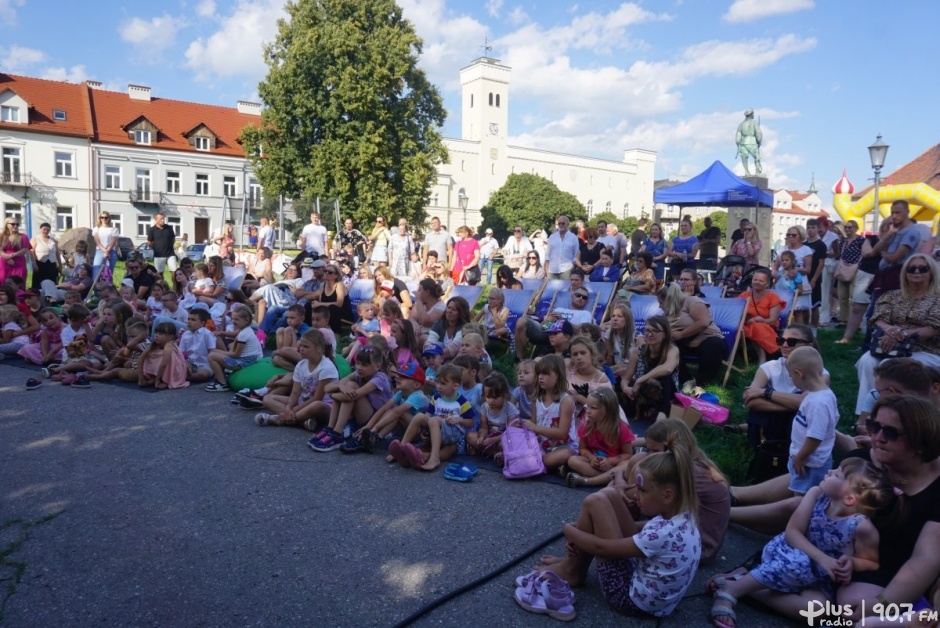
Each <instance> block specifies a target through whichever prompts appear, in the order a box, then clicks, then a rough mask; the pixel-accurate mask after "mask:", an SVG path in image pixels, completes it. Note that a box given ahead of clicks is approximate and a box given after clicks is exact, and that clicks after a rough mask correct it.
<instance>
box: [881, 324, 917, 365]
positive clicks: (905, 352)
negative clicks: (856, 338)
mask: <svg viewBox="0 0 940 628" xmlns="http://www.w3.org/2000/svg"><path fill="white" fill-rule="evenodd" d="M884 335H885V330H883V329H882V328H881V327H878V326H877V325H876V326H875V329H874V331H872V333H871V351H870V353H871V356H872V357H873V358H879V359H884V358H909V357H911V354H913V353H914V345H916V344H917V340H918V339H919V338H920V335H919V334H913V335H911V336H908V337H907V338H905V339H904V340H901V341H900V342H898V343H897V344H896V345H894V348H893V349H891V350H890V351H882V350H881V339H882V338H884Z"/></svg>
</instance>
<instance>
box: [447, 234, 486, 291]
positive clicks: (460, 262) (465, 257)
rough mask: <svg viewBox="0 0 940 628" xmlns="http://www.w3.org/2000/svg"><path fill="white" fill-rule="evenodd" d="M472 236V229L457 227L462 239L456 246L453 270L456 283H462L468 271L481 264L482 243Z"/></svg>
mask: <svg viewBox="0 0 940 628" xmlns="http://www.w3.org/2000/svg"><path fill="white" fill-rule="evenodd" d="M472 236H473V233H472V232H471V231H470V227H467V226H463V227H457V237H458V238H460V239H459V240H457V242H456V243H455V244H454V267H453V268H452V269H451V277H453V279H454V283H461V282H462V281H463V279H464V275H465V274H466V272H467V269H469V268H473V267H474V266H479V264H480V243H479V242H477V241H476V240H474V239H473V237H472ZM468 283H470V282H468ZM476 283H477V282H476V281H474V282H473V284H476Z"/></svg>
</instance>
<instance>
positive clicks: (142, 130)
mask: <svg viewBox="0 0 940 628" xmlns="http://www.w3.org/2000/svg"><path fill="white" fill-rule="evenodd" d="M121 128H122V129H124V131H125V132H126V133H127V138H128V139H129V140H131V141H133V142H134V143H135V144H137V145H138V146H150V145H151V144H153V143H154V142H159V141H160V129H159V128H157V125H155V124H154V123H153V122H151V121H150V120H148V119H147V118H146V116H138V117H136V118H134V119H133V120H132V121H130V122H128V123H127V124H125V125H124V126H122V127H121Z"/></svg>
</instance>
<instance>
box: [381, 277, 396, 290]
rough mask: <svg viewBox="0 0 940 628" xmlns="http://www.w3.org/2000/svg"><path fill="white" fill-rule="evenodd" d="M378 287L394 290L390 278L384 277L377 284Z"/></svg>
mask: <svg viewBox="0 0 940 628" xmlns="http://www.w3.org/2000/svg"><path fill="white" fill-rule="evenodd" d="M379 288H381V289H382V290H388V291H389V292H395V282H394V281H392V280H390V279H386V280H385V281H383V282H382V283H381V284H380V285H379Z"/></svg>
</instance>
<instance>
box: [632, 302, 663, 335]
mask: <svg viewBox="0 0 940 628" xmlns="http://www.w3.org/2000/svg"><path fill="white" fill-rule="evenodd" d="M630 310H631V311H632V312H633V328H634V329H635V330H636V335H637V336H639V335H640V334H642V333H643V331H644V330H645V329H646V319H648V318H650V317H651V316H656V315H657V314H662V310H661V309H660V307H659V299H657V298H656V295H653V294H634V295H633V296H632V297H630Z"/></svg>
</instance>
